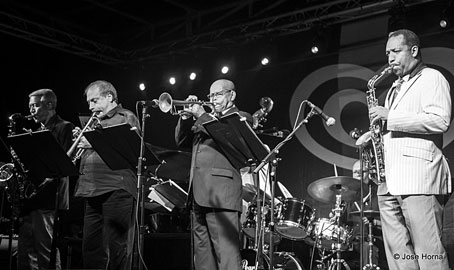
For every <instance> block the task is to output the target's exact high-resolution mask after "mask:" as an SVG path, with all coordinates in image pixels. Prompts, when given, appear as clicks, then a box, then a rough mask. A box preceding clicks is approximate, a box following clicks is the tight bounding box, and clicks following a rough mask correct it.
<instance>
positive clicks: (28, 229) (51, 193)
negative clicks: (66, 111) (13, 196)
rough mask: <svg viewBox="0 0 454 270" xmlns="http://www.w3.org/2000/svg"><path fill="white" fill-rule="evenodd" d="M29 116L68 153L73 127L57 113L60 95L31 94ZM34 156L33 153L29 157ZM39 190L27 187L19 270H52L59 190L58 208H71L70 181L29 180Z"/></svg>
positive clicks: (21, 229) (61, 179)
mask: <svg viewBox="0 0 454 270" xmlns="http://www.w3.org/2000/svg"><path fill="white" fill-rule="evenodd" d="M28 106H29V109H30V114H31V115H32V116H33V120H34V121H35V122H36V123H39V124H41V128H40V130H49V131H50V132H51V133H52V135H54V137H55V138H56V139H57V142H58V143H59V144H60V145H61V146H62V148H63V149H64V150H65V151H66V150H68V149H69V148H70V146H71V144H72V130H73V128H74V125H73V124H72V123H70V122H67V121H65V120H63V119H62V118H61V117H60V116H59V115H58V114H57V112H56V108H57V95H55V93H54V91H52V90H51V89H39V90H36V91H34V92H32V93H30V94H29V103H28ZM30 154H31V155H33V153H30ZM30 180H31V182H33V183H36V185H37V186H39V187H43V188H42V189H41V188H40V189H38V190H37V191H39V192H37V193H36V195H34V194H33V193H34V192H33V191H34V190H36V189H35V188H36V186H35V187H33V186H32V185H28V186H27V187H25V190H26V194H27V197H31V198H30V199H25V200H24V201H23V205H22V209H21V213H20V218H19V240H18V256H17V262H18V269H49V268H50V267H53V266H50V257H51V247H52V240H53V237H54V224H55V222H56V220H57V218H58V212H57V210H56V209H55V206H56V198H55V196H56V191H57V189H58V208H59V209H66V210H67V209H68V208H69V194H68V186H69V183H68V177H63V178H60V179H59V181H57V179H54V178H47V179H44V180H42V181H41V183H39V184H38V181H37V179H30ZM55 267H56V269H61V264H60V255H59V252H58V249H57V250H56V265H55Z"/></svg>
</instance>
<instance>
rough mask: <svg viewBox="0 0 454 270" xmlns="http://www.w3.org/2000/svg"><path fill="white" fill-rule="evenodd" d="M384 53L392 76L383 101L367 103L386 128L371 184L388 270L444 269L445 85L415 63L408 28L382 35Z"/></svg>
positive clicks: (416, 49)
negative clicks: (379, 173) (378, 171)
mask: <svg viewBox="0 0 454 270" xmlns="http://www.w3.org/2000/svg"><path fill="white" fill-rule="evenodd" d="M386 55H387V57H388V64H389V65H391V66H393V73H394V74H395V75H397V77H398V79H397V80H396V82H395V83H394V86H395V87H392V88H391V89H390V91H389V92H388V95H387V98H386V100H385V106H384V107H383V106H377V107H373V108H370V110H369V116H370V117H371V119H373V121H377V120H383V121H386V123H387V130H388V131H389V132H388V133H386V134H385V135H384V139H383V141H384V153H385V155H384V159H385V171H386V182H385V183H383V184H381V185H379V187H378V202H379V207H380V215H381V222H382V230H383V237H384V242H385V248H386V256H387V260H388V264H389V268H390V269H405V270H409V269H448V261H447V257H446V251H445V249H444V247H443V245H442V242H441V239H440V237H441V234H442V231H441V229H442V228H441V225H442V211H443V199H444V198H443V197H444V196H443V195H444V194H447V193H448V192H450V191H451V186H450V184H451V183H450V171H449V167H448V164H447V162H446V159H445V158H444V156H443V153H442V147H443V133H444V132H446V131H447V130H448V128H449V124H450V120H451V97H450V90H449V83H448V81H447V80H446V78H445V77H444V76H443V75H442V74H441V73H440V72H439V71H437V70H435V69H433V68H429V67H427V66H426V65H425V64H424V63H423V62H422V57H421V51H420V42H419V38H418V36H417V35H416V34H415V33H414V32H412V31H410V30H407V29H402V30H398V31H395V32H391V33H390V34H389V37H388V42H387V44H386ZM394 93H396V96H395V97H393V96H394ZM396 254H397V255H396ZM428 255H436V256H431V257H428Z"/></svg>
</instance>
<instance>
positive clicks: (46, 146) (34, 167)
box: [8, 130, 78, 185]
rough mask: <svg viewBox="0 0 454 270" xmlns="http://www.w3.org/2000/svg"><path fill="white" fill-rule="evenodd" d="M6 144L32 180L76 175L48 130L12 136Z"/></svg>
mask: <svg viewBox="0 0 454 270" xmlns="http://www.w3.org/2000/svg"><path fill="white" fill-rule="evenodd" d="M8 143H9V144H10V145H11V147H12V148H13V149H14V151H15V152H16V154H17V156H18V157H19V159H20V160H21V162H22V163H23V164H24V166H25V168H27V170H28V176H29V177H30V179H32V180H42V179H44V178H60V177H65V176H73V175H77V174H78V171H77V168H76V167H75V166H74V164H73V163H72V162H71V159H70V158H69V157H68V155H66V153H65V151H64V150H63V148H62V147H61V146H60V144H58V142H57V140H56V139H55V137H54V136H53V135H52V133H51V132H50V131H48V130H43V131H36V132H31V133H24V134H19V135H12V136H9V137H8ZM30 153H32V154H30ZM33 184H35V185H38V184H40V183H33Z"/></svg>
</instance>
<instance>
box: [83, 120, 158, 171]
mask: <svg viewBox="0 0 454 270" xmlns="http://www.w3.org/2000/svg"><path fill="white" fill-rule="evenodd" d="M84 136H85V138H87V140H88V142H90V144H91V145H92V147H93V149H95V151H96V152H97V153H98V154H99V156H100V157H101V158H102V160H103V161H104V162H105V163H106V164H107V166H109V168H110V169H111V170H113V171H116V170H123V169H131V170H133V171H136V170H137V163H138V159H139V155H140V140H141V138H140V135H139V134H138V133H137V131H136V129H135V128H132V127H131V126H130V125H129V124H127V123H123V124H119V125H113V126H109V127H104V128H96V129H94V130H90V131H86V132H84ZM144 161H145V162H144V165H146V166H152V165H157V164H161V160H160V159H159V158H158V157H157V156H156V154H155V153H154V152H152V151H151V149H150V148H149V147H148V146H147V147H145V160H144Z"/></svg>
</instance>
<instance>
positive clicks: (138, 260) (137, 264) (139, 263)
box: [133, 104, 150, 270]
mask: <svg viewBox="0 0 454 270" xmlns="http://www.w3.org/2000/svg"><path fill="white" fill-rule="evenodd" d="M147 109H148V104H142V125H141V134H140V154H139V158H138V161H137V200H138V204H137V205H138V207H139V209H136V213H137V215H138V217H139V221H138V222H137V223H136V224H137V225H138V234H137V245H136V246H135V248H136V249H137V250H136V252H135V253H134V255H135V256H134V258H133V259H134V261H133V263H134V267H133V268H137V269H139V270H142V269H143V260H142V254H143V246H144V243H143V241H144V234H145V226H144V209H145V203H144V195H145V194H144V181H143V180H144V176H143V173H142V170H143V169H144V164H143V162H144V161H145V139H144V138H145V124H146V119H147V118H148V117H150V115H149V114H148V113H147ZM139 211H140V212H139ZM136 217H137V216H136Z"/></svg>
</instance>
